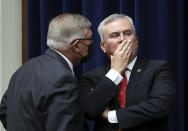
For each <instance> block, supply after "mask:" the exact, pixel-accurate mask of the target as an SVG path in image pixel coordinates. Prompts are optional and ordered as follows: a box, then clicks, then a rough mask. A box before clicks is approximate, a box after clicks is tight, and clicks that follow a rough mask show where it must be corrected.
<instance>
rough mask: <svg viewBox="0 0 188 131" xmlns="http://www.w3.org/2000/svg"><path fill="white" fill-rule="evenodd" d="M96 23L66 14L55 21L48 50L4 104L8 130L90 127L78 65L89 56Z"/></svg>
mask: <svg viewBox="0 0 188 131" xmlns="http://www.w3.org/2000/svg"><path fill="white" fill-rule="evenodd" d="M90 26H91V23H90V21H89V20H88V19H87V18H85V17H84V16H82V15H79V14H71V13H66V14H61V15H58V16H57V17H55V18H54V19H53V20H52V21H51V22H50V24H49V28H48V36H47V45H48V47H49V48H48V49H47V50H46V52H45V53H44V55H41V56H39V57H36V58H33V59H31V60H29V61H28V62H27V63H25V64H24V65H23V66H22V67H21V68H19V69H18V70H17V71H16V72H15V73H14V74H13V76H12V78H11V80H10V83H9V87H8V90H7V91H6V93H5V94H4V96H3V99H2V101H1V104H0V119H1V121H2V123H3V125H4V127H5V128H6V129H7V130H8V131H84V122H83V115H82V113H81V110H80V106H79V105H80V104H79V88H78V82H77V80H76V78H75V76H74V71H73V67H74V66H76V65H78V64H79V63H80V62H81V61H82V60H84V61H85V60H86V58H87V56H88V55H89V52H88V50H89V49H90V48H91V45H92V31H91V29H90Z"/></svg>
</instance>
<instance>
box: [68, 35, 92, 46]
mask: <svg viewBox="0 0 188 131" xmlns="http://www.w3.org/2000/svg"><path fill="white" fill-rule="evenodd" d="M76 40H80V42H81V43H84V42H82V40H90V41H92V42H94V37H93V36H91V37H90V38H80V39H75V40H73V41H72V42H71V44H72V43H74V42H75V41H76Z"/></svg>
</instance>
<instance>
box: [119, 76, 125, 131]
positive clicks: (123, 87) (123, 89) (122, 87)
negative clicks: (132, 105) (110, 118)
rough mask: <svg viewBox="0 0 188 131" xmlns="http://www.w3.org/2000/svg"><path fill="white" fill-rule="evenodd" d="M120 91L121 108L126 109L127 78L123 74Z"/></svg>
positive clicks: (120, 130)
mask: <svg viewBox="0 0 188 131" xmlns="http://www.w3.org/2000/svg"><path fill="white" fill-rule="evenodd" d="M119 88H120V91H119V93H118V102H119V104H120V106H121V108H126V91H127V77H126V76H125V74H123V80H122V82H121V83H120V86H119ZM118 131H123V130H122V129H118Z"/></svg>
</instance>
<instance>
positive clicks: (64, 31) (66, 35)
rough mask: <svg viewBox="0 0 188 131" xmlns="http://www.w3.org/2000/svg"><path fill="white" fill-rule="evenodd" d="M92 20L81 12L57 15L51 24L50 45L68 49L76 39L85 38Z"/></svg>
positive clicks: (48, 35) (48, 40) (48, 36)
mask: <svg viewBox="0 0 188 131" xmlns="http://www.w3.org/2000/svg"><path fill="white" fill-rule="evenodd" d="M90 26H91V22H90V21H89V20H88V19H87V18H86V17H84V16H82V15H80V14H73V13H65V14H61V15H58V16H56V17H55V18H54V19H52V21H51V22H50V24H49V27H48V34H47V45H48V47H51V48H54V49H60V50H67V49H68V48H69V46H70V43H71V42H72V41H74V40H75V39H81V38H84V37H85V35H86V33H87V27H90Z"/></svg>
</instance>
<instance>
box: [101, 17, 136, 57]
mask: <svg viewBox="0 0 188 131" xmlns="http://www.w3.org/2000/svg"><path fill="white" fill-rule="evenodd" d="M103 36H104V42H103V43H100V46H101V48H102V50H103V51H104V53H106V54H108V55H113V54H114V52H115V50H116V49H117V47H118V46H119V45H120V43H122V42H123V41H124V40H131V42H132V53H131V58H134V57H135V56H136V55H137V48H138V41H137V37H136V35H135V32H134V30H133V27H132V25H131V24H130V22H129V21H128V20H126V19H117V20H115V21H113V22H111V23H108V24H106V25H104V34H103Z"/></svg>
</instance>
